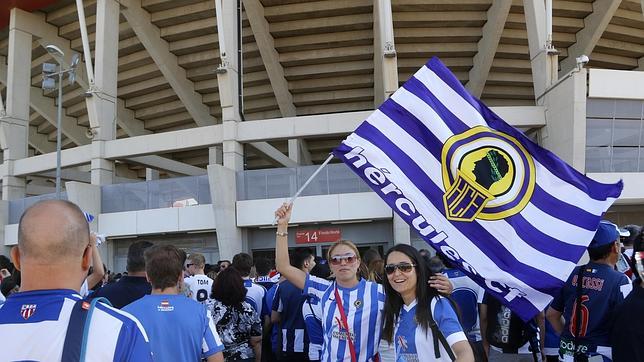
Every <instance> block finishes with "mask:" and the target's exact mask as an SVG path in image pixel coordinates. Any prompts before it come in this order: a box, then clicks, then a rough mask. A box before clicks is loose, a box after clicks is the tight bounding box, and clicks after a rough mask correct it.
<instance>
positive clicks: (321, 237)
mask: <svg viewBox="0 0 644 362" xmlns="http://www.w3.org/2000/svg"><path fill="white" fill-rule="evenodd" d="M340 239H342V232H341V231H340V228H328V229H317V230H314V229H311V230H298V231H297V232H296V233H295V243H296V244H313V243H335V242H336V241H338V240H340Z"/></svg>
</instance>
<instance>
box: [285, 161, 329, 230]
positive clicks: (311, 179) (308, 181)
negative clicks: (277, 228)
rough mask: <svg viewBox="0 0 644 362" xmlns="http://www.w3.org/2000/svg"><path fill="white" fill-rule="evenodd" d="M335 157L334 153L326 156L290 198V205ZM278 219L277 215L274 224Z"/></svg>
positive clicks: (288, 202)
mask: <svg viewBox="0 0 644 362" xmlns="http://www.w3.org/2000/svg"><path fill="white" fill-rule="evenodd" d="M333 157H334V156H333V153H330V154H329V157H327V158H326V160H324V162H323V163H322V164H321V165H320V167H318V168H317V170H315V172H313V174H312V175H311V177H309V179H308V180H306V182H305V183H304V185H302V186H301V187H300V189H299V190H297V192H296V193H295V195H293V196H291V198H290V199H289V200H288V201H287V202H286V203H287V204H289V205H291V204H293V201H295V199H297V198H298V197H299V196H300V194H301V193H302V191H304V189H305V188H306V187H307V186H308V185H309V184H310V183H311V181H313V179H314V178H315V176H317V175H318V174H319V173H320V171H322V169H323V168H324V166H326V165H327V164H328V163H329V162H331V160H332V159H333ZM277 219H278V218H277V217H276V218H275V220H273V225H275V224H276V223H277Z"/></svg>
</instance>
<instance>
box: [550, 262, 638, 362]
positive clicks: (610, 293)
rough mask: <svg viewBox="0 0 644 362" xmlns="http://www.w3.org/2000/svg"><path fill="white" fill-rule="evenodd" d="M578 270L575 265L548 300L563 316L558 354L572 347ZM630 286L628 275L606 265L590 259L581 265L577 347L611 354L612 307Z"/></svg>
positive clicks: (592, 351) (567, 353) (566, 351)
mask: <svg viewBox="0 0 644 362" xmlns="http://www.w3.org/2000/svg"><path fill="white" fill-rule="evenodd" d="M578 271H579V267H577V268H575V270H574V271H573V273H572V274H571V276H570V277H569V278H568V280H567V281H566V284H565V285H564V287H563V288H562V289H561V291H560V294H559V295H558V296H557V297H556V298H555V299H554V300H553V301H552V304H551V307H552V308H554V309H555V310H557V311H560V312H562V313H563V317H564V319H565V320H566V323H565V326H564V330H563V332H562V333H561V343H560V354H565V355H571V354H572V351H573V348H574V347H573V345H574V340H575V337H574V334H573V332H574V331H575V328H576V327H575V325H576V323H575V322H576V321H575V318H574V314H575V303H576V300H577V282H578V281H577V274H578ZM631 289H632V286H631V284H630V281H629V280H628V278H627V277H626V276H625V275H624V274H622V273H619V272H616V271H615V270H613V268H612V267H611V266H609V265H606V264H599V263H593V262H591V263H589V264H587V265H585V266H584V271H583V277H582V289H581V308H580V313H579V314H580V323H578V324H579V326H580V328H579V347H578V348H577V350H578V351H580V352H585V353H587V354H590V355H594V354H601V355H604V356H607V357H610V331H611V328H612V324H613V317H614V313H615V309H616V307H617V306H618V305H619V304H621V303H622V302H623V301H624V298H626V296H627V295H628V293H629V292H630V291H631Z"/></svg>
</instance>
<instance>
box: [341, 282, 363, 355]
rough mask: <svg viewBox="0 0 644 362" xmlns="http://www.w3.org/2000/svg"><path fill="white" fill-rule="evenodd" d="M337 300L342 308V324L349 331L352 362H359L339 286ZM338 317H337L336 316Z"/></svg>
mask: <svg viewBox="0 0 644 362" xmlns="http://www.w3.org/2000/svg"><path fill="white" fill-rule="evenodd" d="M335 302H336V304H337V305H338V309H339V310H340V318H342V321H341V322H340V326H341V327H342V328H344V330H345V331H347V341H348V342H349V352H351V362H357V361H358V359H357V358H356V349H355V348H354V346H353V339H352V338H351V333H350V332H349V323H347V315H346V314H345V313H344V307H343V306H342V299H341V298H340V293H338V287H336V288H335ZM336 319H337V318H336Z"/></svg>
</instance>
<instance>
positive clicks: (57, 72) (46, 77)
mask: <svg viewBox="0 0 644 362" xmlns="http://www.w3.org/2000/svg"><path fill="white" fill-rule="evenodd" d="M45 49H46V50H47V52H48V53H49V54H51V55H52V56H53V57H54V59H56V62H57V63H58V65H59V67H58V69H57V67H56V65H55V64H51V63H44V64H43V66H42V69H43V80H42V88H43V89H45V90H53V89H55V88H56V77H58V109H57V114H56V199H57V200H60V174H61V160H60V153H61V149H62V142H61V138H62V132H61V126H60V125H61V123H62V119H63V78H64V77H65V73H68V74H69V81H70V83H73V82H74V81H75V79H76V66H77V65H78V62H79V60H80V58H79V56H78V54H74V56H73V57H72V63H71V65H70V67H69V69H64V68H65V66H64V64H63V57H64V56H65V53H63V51H62V50H61V49H60V48H59V47H57V46H55V45H47V46H46V47H45Z"/></svg>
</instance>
